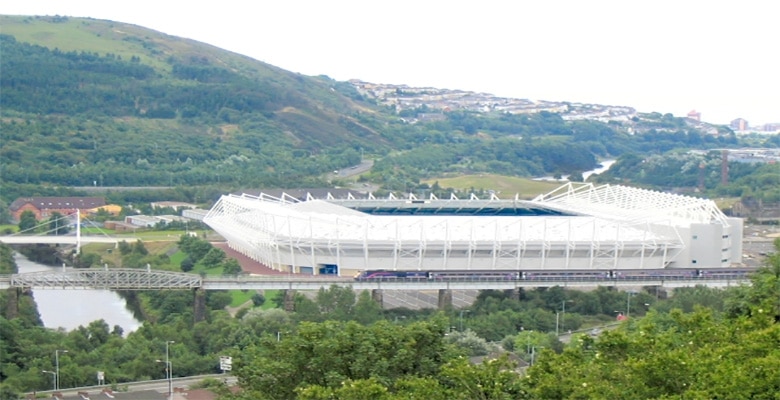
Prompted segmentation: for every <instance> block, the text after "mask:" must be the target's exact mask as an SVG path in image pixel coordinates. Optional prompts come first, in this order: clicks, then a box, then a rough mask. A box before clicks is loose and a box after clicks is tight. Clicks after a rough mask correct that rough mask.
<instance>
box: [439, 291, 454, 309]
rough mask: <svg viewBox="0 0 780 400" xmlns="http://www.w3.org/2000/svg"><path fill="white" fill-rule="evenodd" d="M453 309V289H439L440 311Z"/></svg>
mask: <svg viewBox="0 0 780 400" xmlns="http://www.w3.org/2000/svg"><path fill="white" fill-rule="evenodd" d="M450 309H452V289H439V310H450Z"/></svg>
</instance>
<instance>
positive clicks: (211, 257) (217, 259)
mask: <svg viewBox="0 0 780 400" xmlns="http://www.w3.org/2000/svg"><path fill="white" fill-rule="evenodd" d="M224 259H225V252H224V251H222V249H218V248H216V247H212V248H211V249H210V250H209V252H208V253H206V254H205V255H204V256H203V257H202V258H201V259H200V261H198V262H199V263H200V264H201V265H203V266H204V267H205V268H214V267H216V266H218V265H219V264H221V263H222V261H223V260H224Z"/></svg>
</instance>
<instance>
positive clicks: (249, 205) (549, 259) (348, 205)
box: [204, 183, 742, 276]
mask: <svg viewBox="0 0 780 400" xmlns="http://www.w3.org/2000/svg"><path fill="white" fill-rule="evenodd" d="M204 222H205V223H206V224H208V225H209V226H211V227H212V228H213V229H214V230H215V231H217V232H218V233H219V234H221V235H222V236H223V237H225V238H226V239H227V241H228V243H229V245H230V247H232V248H234V249H236V250H238V251H239V252H241V253H243V254H245V255H247V256H249V257H251V258H253V259H255V260H257V261H259V262H261V263H263V264H265V265H267V266H269V267H271V268H274V269H278V270H282V271H289V272H296V273H297V272H302V273H309V274H318V273H335V274H339V275H344V276H351V275H353V274H354V273H355V272H357V271H364V270H379V269H384V270H421V271H443V270H473V271H486V270H501V271H534V270H621V269H659V268H718V267H729V266H731V265H732V264H739V263H740V262H741V255H742V249H741V243H742V220H741V219H737V218H727V217H726V216H725V215H724V214H723V213H722V212H721V211H720V210H718V208H717V207H716V205H715V204H714V202H712V201H710V200H705V199H698V198H694V197H688V196H680V195H674V194H668V193H661V192H654V191H649V190H643V189H636V188H630V187H624V186H610V185H603V186H594V185H593V184H578V183H568V184H566V185H564V186H562V187H560V188H558V189H556V190H555V191H553V192H551V193H549V194H546V195H542V196H539V197H537V198H536V199H534V200H532V201H521V200H500V199H498V198H495V197H494V198H492V199H490V200H480V199H477V198H475V197H473V196H472V198H470V199H468V200H460V199H457V198H455V197H453V198H451V199H448V200H444V199H437V198H435V197H431V198H430V199H426V200H420V199H416V198H414V197H413V196H410V198H408V199H396V198H394V197H392V196H391V197H390V198H388V199H376V198H374V197H373V196H371V195H369V197H368V198H366V199H356V198H353V197H351V196H350V197H349V198H347V199H341V200H338V199H334V198H332V197H330V198H326V199H314V198H312V197H311V196H309V197H308V198H307V199H305V200H303V201H302V200H299V199H296V198H293V197H291V196H287V195H282V196H281V197H278V198H277V197H271V196H268V195H265V194H261V195H260V196H250V195H246V194H244V195H240V196H238V195H226V196H222V198H221V199H220V200H219V201H218V202H217V203H216V204H215V205H214V207H213V208H212V209H211V210H210V211H209V213H208V215H207V216H206V218H205V219H204Z"/></svg>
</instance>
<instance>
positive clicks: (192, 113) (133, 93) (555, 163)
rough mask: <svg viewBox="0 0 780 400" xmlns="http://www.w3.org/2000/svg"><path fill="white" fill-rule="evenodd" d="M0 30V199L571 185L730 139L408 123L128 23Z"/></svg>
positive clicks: (492, 118)
mask: <svg viewBox="0 0 780 400" xmlns="http://www.w3.org/2000/svg"><path fill="white" fill-rule="evenodd" d="M0 25H2V27H3V29H2V34H0V51H1V52H2V57H0V74H1V76H0V77H1V78H2V79H0V90H1V91H2V96H0V143H2V147H0V159H2V163H0V185H2V189H3V190H2V191H0V203H2V202H6V203H9V202H10V201H12V200H13V199H15V198H16V197H17V196H21V195H28V196H29V195H55V194H59V195H63V194H65V193H63V189H61V188H63V187H79V186H100V187H118V186H173V187H176V188H177V189H178V194H177V195H176V196H173V195H167V196H168V197H169V198H172V197H175V198H177V199H180V200H188V201H196V200H198V199H200V200H201V201H203V200H207V199H210V198H213V197H215V195H216V194H217V193H223V192H225V191H228V190H238V189H241V188H258V187H281V188H284V187H306V186H309V187H310V186H333V185H339V184H343V183H345V182H339V181H333V182H331V181H328V179H333V176H332V175H331V174H329V173H330V172H332V171H334V170H342V169H344V168H348V167H349V166H353V165H356V164H358V163H359V162H360V161H361V158H362V157H363V156H364V155H365V156H366V157H370V158H372V159H374V160H375V162H374V164H373V167H372V169H371V171H369V172H368V173H365V174H363V175H361V177H360V179H361V180H368V181H370V182H371V183H372V185H371V186H372V187H379V188H380V189H381V190H401V191H407V190H413V189H417V190H426V189H428V188H429V184H428V183H425V180H426V179H434V178H436V177H443V176H458V175H475V174H497V175H502V176H506V177H526V178H528V177H533V176H540V175H554V174H575V176H576V173H578V172H582V171H585V170H589V169H591V168H594V167H595V166H596V165H597V160H598V159H600V158H607V157H609V158H615V157H618V156H620V155H621V154H624V153H628V152H636V153H639V154H643V153H647V152H659V151H666V150H670V149H674V148H684V147H698V148H706V147H707V146H724V145H727V144H728V143H733V142H734V140H733V137H731V138H729V137H712V136H708V135H703V134H702V133H701V132H697V131H695V129H693V128H690V127H689V125H688V124H687V123H685V122H684V121H682V120H681V119H675V118H673V117H672V116H661V115H649V116H648V117H646V118H644V117H643V118H635V119H634V120H632V121H627V122H626V123H620V122H614V121H613V122H610V123H602V122H597V121H588V120H580V121H567V120H564V119H563V118H562V116H561V115H558V114H554V113H549V112H544V111H542V112H539V113H536V114H508V113H503V112H478V111H469V110H467V109H457V107H456V108H455V109H453V110H451V111H447V112H443V113H442V114H441V115H442V117H443V118H437V119H433V120H430V121H422V122H416V123H411V122H409V119H408V118H402V116H401V115H400V114H398V113H396V110H395V109H393V108H390V107H387V106H383V105H379V103H378V101H377V99H371V98H366V97H365V96H363V95H362V94H361V93H359V92H358V91H357V90H356V88H355V87H353V86H352V85H351V84H350V83H349V82H338V81H335V80H333V79H330V78H328V77H326V76H316V77H315V76H304V75H301V74H296V73H292V72H289V71H285V70H283V69H280V68H277V67H275V66H272V65H269V64H266V63H263V62H261V61H258V60H254V59H251V58H249V57H246V56H242V55H239V54H236V53H232V52H229V51H225V50H222V49H219V48H217V47H214V46H211V45H208V44H204V43H200V42H197V41H193V40H189V39H183V38H179V37H174V36H170V35H165V34H162V33H160V32H156V31H153V30H149V29H146V28H143V27H139V26H136V25H131V24H125V23H120V22H113V21H104V20H95V19H89V18H70V17H26V16H0ZM429 111H430V110H429V109H428V107H427V106H426V105H422V106H420V107H419V109H407V110H403V112H404V116H405V117H406V116H415V115H418V114H422V113H426V112H429ZM412 120H414V118H412ZM642 124H644V125H645V126H641V125H642ZM635 132H647V133H643V134H634V133H635ZM466 185H472V184H471V183H467V184H466ZM475 185H480V186H481V185H482V184H481V183H480V184H477V183H475ZM488 185H492V184H488ZM454 187H461V188H463V187H464V186H462V185H460V184H455V185H454ZM467 187H468V186H467ZM486 189H489V188H487V187H486ZM497 190H502V192H503V193H504V194H506V192H504V189H502V188H497ZM506 190H512V187H511V185H510V186H508V187H506ZM195 191H199V192H198V193H196V192H195ZM124 200H127V201H140V200H142V199H141V198H136V199H134V200H133V199H130V198H128V197H125V198H124Z"/></svg>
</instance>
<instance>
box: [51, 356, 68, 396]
mask: <svg viewBox="0 0 780 400" xmlns="http://www.w3.org/2000/svg"><path fill="white" fill-rule="evenodd" d="M60 352H63V353H67V352H68V351H67V350H60V349H57V350H54V390H60Z"/></svg>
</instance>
